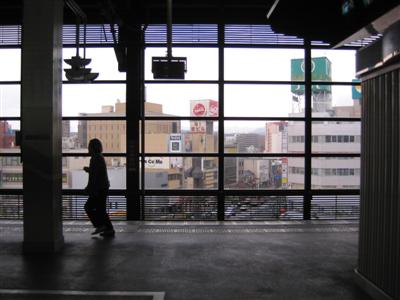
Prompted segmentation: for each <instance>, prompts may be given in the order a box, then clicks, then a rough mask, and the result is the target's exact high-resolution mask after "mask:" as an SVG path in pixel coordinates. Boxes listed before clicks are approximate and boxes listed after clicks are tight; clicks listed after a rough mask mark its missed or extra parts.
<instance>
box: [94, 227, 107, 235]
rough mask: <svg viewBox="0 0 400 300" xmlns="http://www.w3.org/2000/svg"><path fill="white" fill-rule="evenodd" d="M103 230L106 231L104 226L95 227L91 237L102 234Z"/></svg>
mask: <svg viewBox="0 0 400 300" xmlns="http://www.w3.org/2000/svg"><path fill="white" fill-rule="evenodd" d="M105 230H107V227H106V226H99V227H96V229H95V231H93V232H92V235H95V234H99V233H102V232H104V231H105Z"/></svg>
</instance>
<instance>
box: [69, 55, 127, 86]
mask: <svg viewBox="0 0 400 300" xmlns="http://www.w3.org/2000/svg"><path fill="white" fill-rule="evenodd" d="M75 55H76V49H75V48H64V49H63V70H64V69H70V68H71V66H70V65H68V64H66V63H65V62H64V59H70V58H71V57H72V56H75ZM79 55H80V57H82V58H83V49H82V48H81V49H80V52H79ZM86 58H89V59H91V60H92V61H91V62H90V64H88V65H87V66H86V68H90V69H92V70H91V72H92V73H99V76H98V77H97V79H96V80H125V78H126V73H125V72H119V71H118V62H117V58H116V56H115V52H114V49H113V48H86ZM63 80H67V78H66V77H65V72H64V71H63Z"/></svg>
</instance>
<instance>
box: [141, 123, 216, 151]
mask: <svg viewBox="0 0 400 300" xmlns="http://www.w3.org/2000/svg"><path fill="white" fill-rule="evenodd" d="M145 124H146V125H145V152H147V153H184V152H186V153H188V152H189V153H215V152H217V151H218V122H214V121H210V120H207V121H198V120H196V121H179V120H176V121H175V120H172V121H158V120H154V121H153V120H151V121H146V123H145Z"/></svg>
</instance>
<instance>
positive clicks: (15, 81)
mask: <svg viewBox="0 0 400 300" xmlns="http://www.w3.org/2000/svg"><path fill="white" fill-rule="evenodd" d="M21 82H22V81H21V80H4V81H0V85H21Z"/></svg>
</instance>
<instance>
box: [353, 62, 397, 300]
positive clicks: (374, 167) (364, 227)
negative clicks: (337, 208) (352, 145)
mask: <svg viewBox="0 0 400 300" xmlns="http://www.w3.org/2000/svg"><path fill="white" fill-rule="evenodd" d="M399 74H400V70H399V69H396V70H394V71H393V70H392V71H389V72H387V73H385V74H380V75H378V76H376V77H373V78H369V79H367V80H365V81H363V83H362V93H363V99H362V101H363V103H362V107H363V112H362V115H363V121H362V137H363V141H362V155H361V170H362V174H361V212H360V243H359V266H358V271H359V273H360V274H361V275H363V276H364V277H365V278H366V279H367V280H369V281H370V282H372V283H373V284H374V285H375V286H377V287H378V288H379V289H381V290H382V291H384V292H385V293H386V294H387V295H389V296H390V297H392V298H393V299H400V285H399V283H400V258H399V256H400V205H399V188H400V181H399V172H400V163H399V153H400V152H399V151H400V147H399V142H400V122H399V114H400V109H399V107H400V105H399V102H400V94H399V86H400V79H399Z"/></svg>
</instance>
